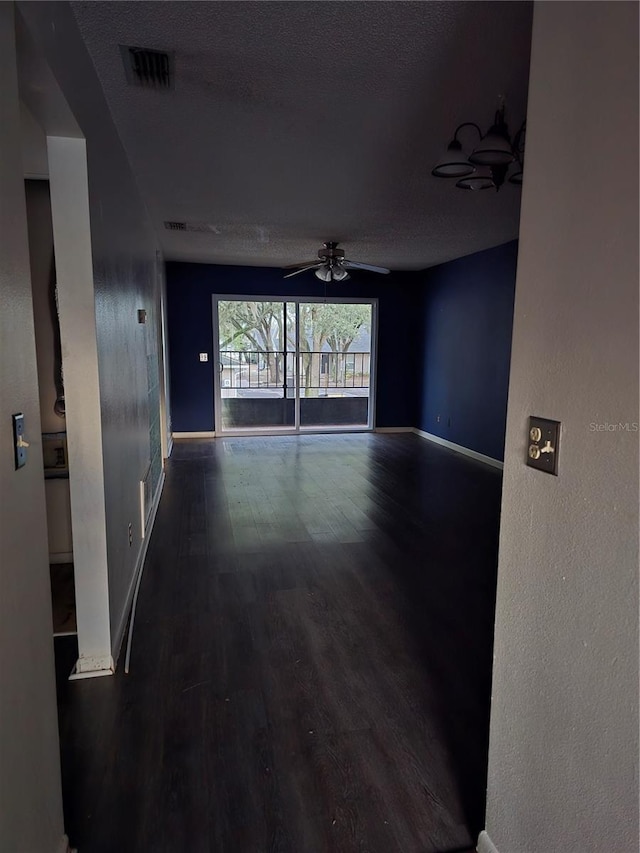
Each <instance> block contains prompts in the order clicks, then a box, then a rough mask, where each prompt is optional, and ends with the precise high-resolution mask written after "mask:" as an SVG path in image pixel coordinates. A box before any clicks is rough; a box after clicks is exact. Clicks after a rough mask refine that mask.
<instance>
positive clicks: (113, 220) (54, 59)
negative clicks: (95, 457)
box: [19, 2, 160, 651]
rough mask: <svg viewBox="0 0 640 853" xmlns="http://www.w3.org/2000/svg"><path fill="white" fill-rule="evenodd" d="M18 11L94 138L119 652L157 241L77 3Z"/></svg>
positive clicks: (150, 354) (153, 388)
mask: <svg viewBox="0 0 640 853" xmlns="http://www.w3.org/2000/svg"><path fill="white" fill-rule="evenodd" d="M19 9H20V13H21V14H22V16H23V17H24V19H25V21H26V24H27V26H28V28H29V31H30V33H31V35H32V36H33V38H34V40H35V42H36V44H37V46H38V48H39V49H40V50H41V51H42V53H43V55H44V57H45V59H46V61H47V62H48V64H49V66H50V67H51V70H52V71H53V73H54V75H55V77H56V80H57V82H58V84H59V86H60V89H61V90H62V92H63V94H64V96H65V98H66V100H67V102H68V104H69V107H70V108H71V110H72V111H73V114H74V116H75V118H76V120H77V122H78V125H79V126H80V128H81V130H82V132H83V134H84V135H85V137H86V139H87V158H88V171H89V204H90V216H91V248H92V255H93V274H94V287H95V316H96V334H97V344H98V366H99V377H100V404H101V422H102V437H103V460H104V492H105V501H106V520H107V554H108V570H109V605H110V620H111V635H112V639H113V644H114V651H115V650H116V649H115V647H116V646H117V643H118V638H119V634H120V630H121V628H122V627H123V621H122V620H123V615H124V608H125V604H126V601H127V597H128V595H129V594H130V590H131V583H132V580H133V576H134V569H135V564H136V558H137V555H138V548H139V545H140V541H141V530H140V503H139V482H140V480H141V479H142V478H143V477H144V475H145V472H146V471H147V468H148V466H149V463H150V462H151V460H152V458H156V459H157V455H158V454H157V446H156V445H158V444H159V430H158V428H157V426H158V425H157V418H156V417H155V414H154V413H150V410H149V401H150V400H151V402H152V404H153V405H155V404H156V401H157V397H158V394H157V381H158V379H157V377H158V352H157V347H158V345H157V330H158V328H159V323H158V315H157V312H158V310H159V304H160V301H159V297H160V294H159V280H158V278H157V276H156V266H155V264H156V251H157V249H158V246H157V242H156V239H155V234H154V232H153V229H152V227H151V225H150V223H149V219H148V215H147V211H146V209H145V207H144V205H143V203H142V201H141V200H140V195H139V193H138V189H137V186H136V183H135V180H134V178H133V176H132V174H131V170H130V167H129V163H128V161H127V158H126V155H125V153H124V150H123V148H122V145H121V143H120V140H119V138H118V135H117V133H116V130H115V128H114V126H113V122H112V120H111V117H110V115H109V111H108V108H107V106H106V103H105V101H104V96H103V94H102V90H101V87H100V84H99V82H98V79H97V77H96V74H95V70H94V68H93V65H92V63H91V60H90V58H89V55H88V53H87V51H86V48H85V46H84V44H83V42H82V39H81V37H80V33H79V31H78V27H77V24H76V21H75V18H74V16H73V14H72V12H71V9H70V8H69V6H68V5H67V4H64V3H37V2H36V3H23V4H19ZM139 308H144V309H146V311H147V322H146V324H145V325H140V324H138V321H137V310H138V309H139ZM150 362H151V363H150ZM151 435H152V436H153V438H152V439H151V438H150V436H151ZM152 444H153V446H152ZM129 523H131V524H132V525H133V537H134V545H133V547H130V546H129V543H128V525H129Z"/></svg>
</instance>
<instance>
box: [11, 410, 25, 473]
mask: <svg viewBox="0 0 640 853" xmlns="http://www.w3.org/2000/svg"><path fill="white" fill-rule="evenodd" d="M11 419H12V421H13V461H14V464H15V468H16V471H17V470H18V468H24V466H25V465H26V464H27V447H29V442H28V441H25V440H24V415H23V414H22V412H18V414H16V415H11Z"/></svg>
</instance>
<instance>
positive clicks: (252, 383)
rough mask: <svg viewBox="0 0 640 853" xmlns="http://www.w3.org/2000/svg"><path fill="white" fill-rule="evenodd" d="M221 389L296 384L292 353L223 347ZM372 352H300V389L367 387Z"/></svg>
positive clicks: (290, 385) (259, 387)
mask: <svg viewBox="0 0 640 853" xmlns="http://www.w3.org/2000/svg"><path fill="white" fill-rule="evenodd" d="M218 363H219V370H220V377H221V385H222V388H223V389H225V388H226V389H242V388H249V389H256V390H258V389H261V388H273V389H276V388H286V389H289V391H291V389H293V388H294V385H295V353H293V352H282V351H278V352H246V351H229V350H225V351H224V352H221V353H220V354H219V362H218ZM370 370H371V353H369V352H351V351H348V352H301V353H300V388H301V390H304V389H307V388H309V389H327V390H328V389H341V388H344V389H358V390H361V391H362V390H367V389H368V388H369V376H370Z"/></svg>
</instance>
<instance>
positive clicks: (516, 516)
mask: <svg viewBox="0 0 640 853" xmlns="http://www.w3.org/2000/svg"><path fill="white" fill-rule="evenodd" d="M527 131H528V132H527V150H526V165H525V185H524V195H523V203H522V216H521V226H520V227H521V234H520V250H519V261H518V275H517V287H516V305H515V322H514V335H513V350H512V365H511V381H510V389H509V407H508V419H507V441H506V455H505V469H504V492H503V502H502V525H501V537H500V556H499V575H498V596H497V615H496V630H495V662H494V680H493V701H492V711H491V739H490V754H489V779H488V803H487V818H486V827H487V835H485V836H482V837H481V841H480V846H479V849H480V850H490V849H493V848H492V847H491V844H490V841H491V842H492V843H493V845H495V848H497V850H499V851H500V853H541V851H553V853H596V851H598V853H599V851H604V850H607V851H612V853H613V851H615V853H636V851H637V850H638V433H637V432H627V431H618V430H617V431H608V430H605V431H601V432H599V431H594V429H593V427H592V426H591V424H604V423H606V422H609V423H612V424H618V423H619V422H622V423H627V422H628V423H629V424H633V423H635V422H638V421H639V420H640V418H639V416H638V6H637V4H635V3H633V4H632V3H605V2H593V3H582V2H580V3H574V2H570V3H564V2H554V3H548V2H538V3H536V5H535V12H534V25H533V43H532V62H531V80H530V88H529V111H528V126H527ZM529 415H540V416H543V417H549V418H553V419H557V420H560V421H561V422H562V430H563V432H562V446H561V451H560V456H559V465H560V471H559V476H558V477H557V478H555V477H552V476H550V475H548V474H544V473H542V472H537V471H535V470H533V469H531V468H527V467H525V463H524V460H525V453H526V447H527V418H528V416H529Z"/></svg>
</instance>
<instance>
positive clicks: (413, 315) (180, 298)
mask: <svg viewBox="0 0 640 853" xmlns="http://www.w3.org/2000/svg"><path fill="white" fill-rule="evenodd" d="M166 271H167V325H168V337H169V370H170V382H171V385H170V387H171V420H172V428H173V430H174V432H208V431H211V430H213V429H214V412H213V405H214V400H213V369H214V366H215V363H216V360H215V359H214V358H213V303H212V296H213V295H214V294H240V295H245V294H246V295H247V296H257V297H259V296H272V297H283V298H286V297H287V296H289V297H292V296H313V297H316V298H317V297H322V296H324V295H325V285H324V283H323V282H320V281H319V280H318V279H317V278H316V277H315V276H314V275H313V273H312V272H307V273H302V274H301V275H299V276H296V277H295V278H293V279H289V280H286V281H285V280H284V279H283V275H282V270H280V269H275V268H265V267H235V266H217V265H213V264H193V263H181V262H168V263H167V265H166ZM415 276H416V273H408V272H406V273H391V274H390V275H386V276H383V275H376V274H374V273H366V272H359V273H357V274H356V275H354V277H353V278H352V279H350V280H349V281H347V282H344V283H342V284H333V285H326V295H327V296H328V297H338V296H339V297H345V298H348V297H354V298H358V297H359V298H377V299H378V374H377V388H376V426H378V427H392V426H403V427H406V426H413V425H414V424H415V423H416V415H417V404H418V395H417V394H416V354H417V351H418V349H417V346H418V342H419V340H420V323H421V322H422V317H421V314H420V311H419V310H416V309H417V307H418V306H419V304H420V291H419V290H418V289H416V287H415ZM200 352H207V353H209V361H208V362H206V363H201V362H199V361H198V354H199V353H200Z"/></svg>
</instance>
